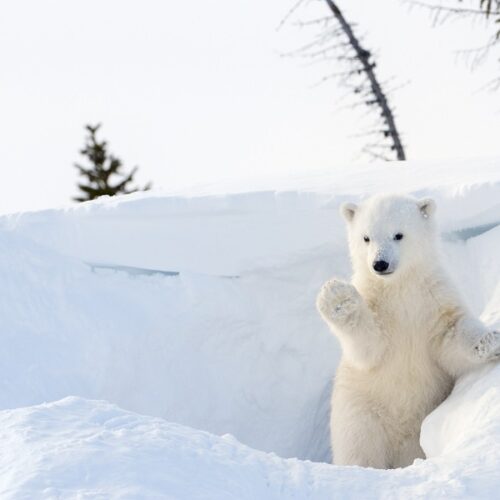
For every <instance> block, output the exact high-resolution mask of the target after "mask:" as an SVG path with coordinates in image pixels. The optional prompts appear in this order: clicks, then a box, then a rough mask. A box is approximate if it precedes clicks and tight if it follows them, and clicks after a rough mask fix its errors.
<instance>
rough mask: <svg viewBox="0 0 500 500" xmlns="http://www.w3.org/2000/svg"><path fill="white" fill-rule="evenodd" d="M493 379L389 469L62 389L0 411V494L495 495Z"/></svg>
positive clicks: (454, 405)
mask: <svg viewBox="0 0 500 500" xmlns="http://www.w3.org/2000/svg"><path fill="white" fill-rule="evenodd" d="M499 380H500V367H496V368H495V370H493V371H489V373H488V374H484V373H483V374H479V375H476V376H473V377H470V379H469V380H468V381H464V383H462V384H461V386H459V387H458V388H457V390H456V391H455V392H454V394H453V395H452V396H451V398H450V399H449V400H448V401H447V402H446V403H445V404H444V405H443V406H442V407H440V408H439V409H438V410H437V411H436V412H435V413H434V414H433V415H432V416H431V417H430V418H429V419H428V420H427V421H426V423H425V424H424V429H423V442H424V446H425V449H426V451H427V452H428V453H431V450H432V451H433V452H437V455H436V457H434V456H432V458H430V459H428V460H426V461H423V460H418V461H417V462H416V463H415V464H414V465H412V466H410V467H407V468H406V469H398V470H395V471H380V470H374V469H363V468H360V467H335V466H332V465H328V464H321V463H313V462H308V461H300V460H297V459H282V458H279V457H278V456H276V455H274V454H272V453H271V454H269V453H264V452H261V451H256V450H254V449H252V448H249V447H247V446H244V445H242V444H240V443H239V442H238V441H237V440H236V439H235V438H233V437H232V436H230V435H224V436H221V437H219V436H215V435H213V434H209V433H207V432H203V431H199V430H195V429H192V428H189V427H185V426H182V425H178V424H173V423H169V422H166V421H165V420H163V419H159V418H153V417H146V416H142V415H138V414H135V413H131V412H127V411H124V410H122V409H120V408H118V407H116V406H114V405H112V404H110V403H108V402H105V401H89V400H84V399H80V398H74V397H70V398H65V399H63V400H60V401H57V402H54V403H48V404H42V405H39V406H33V407H30V408H21V409H15V410H4V411H1V412H0V445H1V450H2V452H1V453H0V496H1V498H3V499H11V498H16V499H19V498H40V499H49V498H65V499H73V498H75V499H76V498H102V499H113V498H175V499H186V500H194V499H217V500H223V499H238V500H254V499H256V498H258V499H269V500H274V499H276V500H277V499H281V500H288V499H290V498H301V499H302V498H309V499H317V500H323V499H324V500H330V499H331V498H342V499H359V498H384V499H399V498H422V499H427V498H475V499H478V498H496V496H497V493H498V464H499V463H500V462H499V461H500V449H499V447H498V446H494V445H493V440H494V439H499V438H500V423H499V422H500V405H499V401H500V400H499V394H498V389H495V390H492V389H491V388H492V386H493V387H494V386H495V384H497V383H498V381H499ZM484 389H486V391H487V393H488V394H489V396H488V397H486V398H484V397H483V396H484ZM448 424H451V425H448ZM463 426H464V427H463ZM464 428H465V429H466V432H463V429H464ZM436 438H437V440H436ZM427 441H428V443H427ZM427 444H429V446H427Z"/></svg>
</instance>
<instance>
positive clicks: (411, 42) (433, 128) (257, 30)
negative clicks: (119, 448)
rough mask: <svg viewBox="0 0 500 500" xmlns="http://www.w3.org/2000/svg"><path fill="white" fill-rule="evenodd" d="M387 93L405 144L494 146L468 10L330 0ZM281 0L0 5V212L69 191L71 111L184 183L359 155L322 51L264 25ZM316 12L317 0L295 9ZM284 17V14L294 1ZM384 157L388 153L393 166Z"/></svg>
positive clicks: (152, 169) (37, 204)
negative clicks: (318, 58) (450, 17)
mask: <svg viewBox="0 0 500 500" xmlns="http://www.w3.org/2000/svg"><path fill="white" fill-rule="evenodd" d="M338 3H339V6H340V7H341V8H343V10H344V13H345V15H346V17H348V18H349V19H352V20H355V21H356V23H357V30H358V32H360V33H362V34H364V35H365V44H366V45H367V46H368V47H369V48H373V49H376V51H377V53H378V59H377V60H378V72H379V75H380V77H381V78H382V79H385V78H390V77H396V82H397V83H399V84H405V83H406V85H405V86H404V87H403V88H401V89H400V90H398V91H397V92H396V94H395V95H394V97H393V99H392V101H391V102H392V104H393V106H395V107H396V108H397V113H398V124H399V128H400V129H401V131H402V133H403V135H404V142H405V144H406V147H407V156H408V158H409V159H412V160H420V159H423V160H425V159H450V158H470V157H491V156H495V155H498V152H499V151H498V144H499V142H500V141H499V140H498V138H499V133H498V123H499V118H500V91H498V92H497V93H496V94H492V93H489V92H486V91H483V90H480V89H481V87H482V86H483V85H484V84H486V83H487V82H488V81H489V80H490V79H492V78H493V77H495V76H496V75H497V73H498V72H499V67H498V63H497V62H496V59H497V58H498V53H493V54H492V55H491V57H490V58H488V59H486V61H485V62H484V64H483V65H481V66H480V67H479V68H478V69H477V70H476V71H474V72H471V70H470V69H469V68H468V67H467V65H466V63H465V61H464V59H463V58H461V57H458V56H457V55H456V51H457V50H459V49H467V48H471V47H476V46H480V45H481V44H482V43H484V42H485V38H484V31H483V30H482V29H481V27H480V26H478V25H476V26H474V25H471V23H470V22H468V21H464V22H449V23H446V24H444V25H442V26H439V27H435V28H433V27H432V23H431V19H430V17H429V15H428V14H427V13H425V12H424V11H421V10H416V9H413V10H410V9H409V7H408V4H407V3H404V2H402V1H401V0H377V1H376V2H375V1H368V0H339V2H338ZM292 4H293V1H292V0H273V1H265V0H254V1H250V0H246V1H244V0H218V1H213V2H174V1H172V0H167V1H165V0H162V1H160V0H141V1H133V0H101V1H97V0H84V1H83V0H71V1H68V0H44V1H43V2H42V1H40V0H16V1H15V2H3V4H2V6H1V8H0V61H1V66H0V68H1V78H0V137H1V139H0V161H1V165H2V170H3V172H4V175H3V182H2V183H1V184H0V213H5V212H12V211H19V210H27V209H37V208H44V207H51V206H59V205H61V204H64V203H67V202H69V201H70V198H71V197H72V196H73V195H74V194H76V182H77V180H78V178H77V172H76V170H75V169H74V168H73V167H72V164H73V163H74V162H75V161H78V160H80V157H79V154H78V151H79V149H80V148H81V146H82V145H83V140H84V130H83V126H84V125H85V124H86V123H97V122H102V124H103V128H102V134H101V137H102V138H105V139H107V140H108V141H109V143H110V147H111V151H112V152H114V153H115V154H116V155H117V156H119V157H120V158H121V159H122V160H123V161H124V164H125V166H126V167H132V166H134V165H139V167H140V171H139V174H138V176H137V181H138V182H140V183H144V182H146V181H148V180H151V181H153V183H154V186H155V187H156V188H160V189H164V190H175V189H177V188H179V187H184V186H188V185H191V184H199V183H217V182H222V181H227V180H233V179H247V178H248V179H251V178H253V177H259V178H263V177H266V176H271V177H276V176H286V175H289V174H297V173H307V172H314V171H317V170H325V169H344V168H349V165H350V164H351V163H352V162H354V161H358V162H359V161H366V160H367V159H366V157H365V158H363V157H361V158H360V157H359V154H358V153H359V151H360V149H361V147H362V145H363V139H360V138H356V137H354V136H355V135H356V134H358V133H360V132H361V131H363V130H364V129H365V126H366V123H365V122H363V120H362V119H361V118H360V115H361V113H360V112H357V111H353V110H351V109H342V104H343V103H342V102H339V99H340V97H341V96H342V95H344V93H345V90H344V89H342V88H339V86H338V84H337V82H336V81H335V80H332V81H329V82H328V83H325V84H323V85H320V86H315V84H316V83H317V82H318V81H319V79H320V78H321V77H322V76H323V75H325V74H327V73H329V72H334V71H336V69H337V68H336V67H335V65H334V63H333V62H331V63H328V64H326V63H324V64H323V65H318V66H307V65H305V64H304V63H303V62H302V61H300V60H299V59H294V58H283V57H281V56H280V54H281V53H283V52H287V51H291V50H293V49H295V48H297V47H298V46H300V45H301V44H302V43H305V42H307V41H310V40H311V39H312V36H313V35H314V33H315V30H314V29H310V30H308V31H305V30H303V29H299V28H297V27H294V26H292V25H291V24H289V25H287V26H285V27H284V28H282V29H281V30H279V31H278V30H277V29H276V28H277V26H278V24H279V22H280V20H281V18H282V17H283V16H284V15H285V14H286V12H287V10H288V9H289V8H290V6H291V5H292ZM323 13H324V14H328V10H327V8H326V6H324V5H323V3H322V2H317V3H316V4H315V3H313V4H312V5H310V6H309V7H306V8H303V9H302V10H301V11H300V12H299V14H298V18H301V19H303V20H306V19H308V18H310V17H317V16H318V15H323ZM295 19H297V16H296V17H295ZM395 168H397V167H396V166H395Z"/></svg>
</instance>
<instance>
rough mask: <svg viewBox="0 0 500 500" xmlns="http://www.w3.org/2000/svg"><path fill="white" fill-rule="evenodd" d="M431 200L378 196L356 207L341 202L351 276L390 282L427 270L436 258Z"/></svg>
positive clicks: (433, 210)
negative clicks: (355, 275)
mask: <svg viewBox="0 0 500 500" xmlns="http://www.w3.org/2000/svg"><path fill="white" fill-rule="evenodd" d="M435 209H436V205H435V203H434V201H433V200H431V199H429V198H425V199H422V200H418V199H416V198H413V197H410V196H402V195H379V196H374V197H372V198H369V199H367V200H366V201H364V202H363V203H361V204H360V205H355V204H353V203H344V204H343V205H342V207H341V212H342V215H343V216H344V218H345V219H346V221H347V227H348V236H349V248H350V251H351V260H352V264H353V267H354V272H355V273H363V274H365V273H368V274H369V275H370V276H375V277H377V278H379V279H394V278H396V277H398V276H403V275H404V274H405V273H406V272H407V271H410V270H418V269H422V268H421V267H420V266H427V267H430V265H432V264H433V263H434V261H435V260H436V259H437V255H436V236H435V233H436V230H435V224H434V212H435Z"/></svg>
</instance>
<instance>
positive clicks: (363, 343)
mask: <svg viewBox="0 0 500 500" xmlns="http://www.w3.org/2000/svg"><path fill="white" fill-rule="evenodd" d="M316 306H317V308H318V311H319V312H320V314H321V316H322V317H323V319H324V320H325V321H326V323H327V324H328V326H329V327H330V328H331V330H332V331H333V332H334V333H335V334H336V335H337V337H338V338H339V341H340V343H341V345H342V350H343V353H344V357H345V358H346V359H347V360H348V361H350V362H351V364H353V365H354V366H356V367H357V368H360V369H370V368H373V367H374V366H375V365H377V364H378V363H379V362H380V360H381V358H382V356H383V354H384V352H385V347H386V342H385V338H384V337H383V335H382V332H381V330H380V328H379V327H378V325H377V324H376V321H375V317H374V315H373V313H372V311H371V310H370V309H369V307H368V306H367V304H366V302H365V301H364V300H363V298H362V297H361V295H360V294H359V293H358V291H357V290H356V288H355V287H354V286H352V285H351V284H350V283H345V282H343V281H339V280H336V279H332V280H329V281H327V282H326V283H325V284H324V285H323V287H322V288H321V290H320V292H319V294H318V298H317V300H316Z"/></svg>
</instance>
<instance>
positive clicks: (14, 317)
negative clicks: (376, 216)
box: [0, 161, 500, 498]
mask: <svg viewBox="0 0 500 500" xmlns="http://www.w3.org/2000/svg"><path fill="white" fill-rule="evenodd" d="M224 190H226V191H227V192H226V193H225V194H224ZM401 190H404V191H406V192H411V193H413V194H415V195H417V196H433V197H434V198H436V200H437V202H438V210H439V219H440V220H441V223H442V234H443V239H444V251H445V253H446V261H447V262H448V264H449V266H450V268H451V272H452V274H453V275H454V277H455V280H456V281H457V283H458V285H459V286H460V287H462V289H463V290H464V293H465V294H466V298H467V300H468V301H469V303H470V304H471V306H472V308H473V309H474V310H475V311H476V312H477V313H478V314H479V313H482V318H483V320H484V321H486V322H487V323H489V324H499V323H500V279H499V278H500V261H499V259H498V248H499V247H500V226H499V225H498V224H500V201H499V200H500V168H499V165H498V162H495V161H491V162H482V163H480V164H472V163H467V162H464V163H462V164H453V165H451V164H450V165H445V166H442V165H440V166H439V168H438V169H437V167H436V165H431V164H428V165H412V164H408V165H405V166H399V165H398V166H396V165H394V164H389V165H388V164H383V165H379V166H370V167H367V168H360V169H357V170H355V169H352V170H350V171H348V172H344V173H343V174H328V175H326V174H325V175H319V174H318V175H315V176H310V177H307V178H296V179H292V180H289V181H287V182H286V183H284V182H275V183H274V187H273V189H270V186H264V185H261V186H253V187H252V188H249V187H248V186H246V187H245V189H241V188H238V187H234V186H233V187H231V188H224V189H221V188H219V190H217V189H213V188H212V189H211V190H206V191H205V192H198V193H184V194H177V195H175V196H174V195H169V196H167V195H161V194H154V193H147V194H145V193H141V194H136V195H130V196H126V197H122V198H115V199H102V200H98V201H96V202H92V203H86V204H82V205H79V206H78V207H72V208H67V209H57V210H47V211H41V212H33V213H23V214H15V215H10V216H4V217H1V218H0V278H1V282H2V288H1V290H0V293H1V300H0V315H1V318H2V325H3V328H2V335H3V345H2V350H1V351H0V375H1V379H0V380H1V381H2V390H1V391H0V409H4V410H3V411H1V412H0V419H2V426H1V432H0V445H1V448H0V449H1V450H2V451H1V452H0V471H1V473H0V492H1V493H0V496H2V498H4V497H5V498H8V497H9V496H10V497H12V498H14V497H15V498H19V497H23V496H24V497H26V498H29V497H33V496H37V497H46V498H52V497H57V496H58V495H59V496H63V497H65V498H68V497H77V496H79V495H80V496H84V495H87V496H89V497H96V498H101V497H102V498H110V497H124V496H125V497H127V496H128V497H131V498H137V497H154V498H157V497H166V498H167V497H168V498H197V497H200V498H290V497H292V496H296V497H298V498H305V497H311V498H332V496H335V495H336V494H338V495H339V496H341V497H342V498H348V497H352V498H356V497H357V498H359V497H360V495H363V494H364V495H365V496H366V493H367V492H369V494H370V495H371V496H373V497H382V496H383V497H384V498H391V497H394V498H396V497H402V496H405V495H406V496H410V495H411V496H412V497H418V496H420V497H422V498H423V497H426V496H427V497H428V496H429V494H432V496H433V497H438V496H440V495H441V496H443V497H448V498H449V497H450V496H458V497H460V496H462V497H467V496H469V497H470V496H474V497H475V498H480V497H482V496H484V497H487V496H488V495H493V493H494V492H496V491H497V489H498V482H499V481H498V480H497V478H496V477H495V476H496V472H495V471H496V470H498V466H499V465H500V456H499V455H500V447H499V446H496V443H495V442H496V441H498V440H499V439H500V428H499V425H500V424H497V422H500V419H499V418H498V417H499V416H500V415H498V414H499V413H500V397H499V394H498V387H497V386H498V384H499V382H500V371H499V369H498V368H497V367H491V368H486V369H485V370H484V371H483V372H481V373H478V374H472V375H470V376H469V377H468V378H465V379H464V380H462V381H461V382H460V383H459V384H458V385H457V387H456V389H455V391H454V393H453V395H452V396H451V397H450V398H449V399H448V400H447V401H446V402H445V403H444V404H443V405H441V407H439V408H438V409H437V410H436V411H435V412H434V413H433V414H431V416H430V417H428V419H427V420H426V421H425V423H424V426H423V433H422V445H423V447H424V450H425V452H426V454H427V456H428V457H430V458H429V459H428V460H426V461H418V462H417V463H415V464H414V465H413V466H411V467H408V468H406V469H404V470H397V471H374V470H368V469H360V468H339V467H333V466H331V465H327V464H321V463H312V462H305V461H300V460H297V458H293V457H298V458H300V459H310V460H314V461H317V462H320V461H327V460H329V459H330V451H329V449H328V445H329V437H328V399H329V392H330V384H331V379H332V376H333V374H334V372H335V365H336V362H337V359H338V354H339V352H338V347H337V344H336V341H335V339H334V338H333V337H332V336H331V334H330V333H329V332H328V331H327V328H326V326H324V325H323V323H322V322H321V320H320V319H319V317H318V315H317V313H316V311H315V308H314V300H315V296H316V293H317V290H318V289H319V286H320V285H321V283H322V282H323V281H325V280H326V279H327V278H329V277H330V276H331V275H333V274H336V275H338V276H341V277H348V275H349V273H350V267H349V261H348V254H347V245H346V241H345V234H344V227H343V223H342V221H341V219H340V216H339V215H338V206H339V205H340V203H342V202H343V201H345V200H346V199H354V200H355V199H356V198H359V197H361V196H364V195H369V194H371V193H373V192H377V191H401ZM228 193H229V194H228ZM68 395H73V396H78V397H77V398H66V396H68ZM61 398H66V399H62V400H61V401H58V402H55V403H48V404H42V403H43V402H45V401H54V400H59V399H61ZM82 398H86V399H82ZM95 400H106V401H109V402H110V403H107V402H104V401H95ZM111 403H113V404H116V405H118V406H113V405H112V404H111ZM32 405H39V406H32ZM25 406H30V407H29V408H20V407H25ZM7 408H19V409H14V410H7ZM121 408H123V410H122V409H121ZM134 412H135V413H134ZM139 414H143V415H149V416H147V417H146V416H141V415H139ZM167 421H170V422H176V424H170V423H168V422H167ZM193 428H196V429H200V430H199V431H198V430H193ZM209 433H210V434H209ZM226 434H232V435H234V436H235V438H236V439H237V440H238V441H240V442H242V443H244V444H245V445H247V446H251V447H252V448H254V449H258V450H260V451H255V450H254V449H252V448H248V447H247V446H244V445H242V444H240V443H239V442H238V441H236V439H235V438H232V437H228V436H226ZM216 435H219V436H222V437H217V436H216ZM264 452H275V453H277V455H279V457H283V458H278V456H276V455H274V454H268V453H264ZM229 478H230V479H229Z"/></svg>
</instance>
